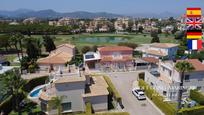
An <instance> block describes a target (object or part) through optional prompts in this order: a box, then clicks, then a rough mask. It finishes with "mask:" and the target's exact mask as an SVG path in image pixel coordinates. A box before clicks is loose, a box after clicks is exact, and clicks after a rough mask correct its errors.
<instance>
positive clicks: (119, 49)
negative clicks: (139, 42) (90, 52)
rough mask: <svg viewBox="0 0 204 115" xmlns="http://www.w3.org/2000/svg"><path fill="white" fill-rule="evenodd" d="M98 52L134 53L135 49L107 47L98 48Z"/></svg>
mask: <svg viewBox="0 0 204 115" xmlns="http://www.w3.org/2000/svg"><path fill="white" fill-rule="evenodd" d="M98 51H133V49H132V48H130V47H126V46H106V47H100V48H98Z"/></svg>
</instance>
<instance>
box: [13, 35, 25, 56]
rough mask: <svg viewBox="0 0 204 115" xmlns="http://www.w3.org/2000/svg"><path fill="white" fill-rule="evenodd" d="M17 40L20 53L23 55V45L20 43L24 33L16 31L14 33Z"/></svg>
mask: <svg viewBox="0 0 204 115" xmlns="http://www.w3.org/2000/svg"><path fill="white" fill-rule="evenodd" d="M15 36H16V38H17V40H18V43H19V46H20V49H21V55H22V57H23V45H22V40H23V39H24V35H23V34H21V33H16V34H15Z"/></svg>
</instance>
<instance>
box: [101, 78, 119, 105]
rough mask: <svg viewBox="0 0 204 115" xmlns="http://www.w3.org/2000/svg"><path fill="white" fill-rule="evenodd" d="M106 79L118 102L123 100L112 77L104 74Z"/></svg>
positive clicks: (109, 89)
mask: <svg viewBox="0 0 204 115" xmlns="http://www.w3.org/2000/svg"><path fill="white" fill-rule="evenodd" d="M104 79H105V81H106V82H107V84H108V91H109V93H110V94H113V97H114V98H115V100H116V101H117V102H121V100H122V97H121V96H120V94H119V92H118V91H117V90H116V88H115V86H114V85H113V83H112V82H111V80H110V78H109V77H108V76H104Z"/></svg>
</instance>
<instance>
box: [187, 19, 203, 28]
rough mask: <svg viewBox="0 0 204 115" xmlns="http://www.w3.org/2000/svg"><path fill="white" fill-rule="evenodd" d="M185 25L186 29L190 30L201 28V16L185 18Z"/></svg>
mask: <svg viewBox="0 0 204 115" xmlns="http://www.w3.org/2000/svg"><path fill="white" fill-rule="evenodd" d="M186 26H187V30H192V29H199V30H200V29H202V18H201V17H196V18H195V17H194V18H192V17H190V18H186Z"/></svg>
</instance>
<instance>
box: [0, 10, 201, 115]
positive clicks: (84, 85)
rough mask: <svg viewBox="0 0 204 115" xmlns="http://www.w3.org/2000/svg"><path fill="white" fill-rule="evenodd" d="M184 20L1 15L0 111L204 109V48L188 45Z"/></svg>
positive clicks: (39, 114)
mask: <svg viewBox="0 0 204 115" xmlns="http://www.w3.org/2000/svg"><path fill="white" fill-rule="evenodd" d="M185 22H186V15H185V14H184V15H183V14H181V15H180V16H179V17H178V18H174V17H168V18H131V17H124V16H122V17H117V18H106V17H100V16H99V17H97V18H92V19H86V18H84V19H82V18H70V17H61V18H47V19H40V18H37V17H29V18H25V19H16V18H15V19H14V18H13V19H12V18H10V19H3V18H2V19H1V20H0V89H1V91H0V114H1V115H46V114H47V115H204V49H201V50H196V51H195V50H192V51H189V50H188V47H187V39H186V31H187V27H186V23H185ZM202 22H204V17H202ZM202 27H204V24H202ZM203 35H204V34H203ZM203 35H202V40H203V39H204V36H203ZM202 45H204V43H203V44H202ZM181 83H182V86H181Z"/></svg>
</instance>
